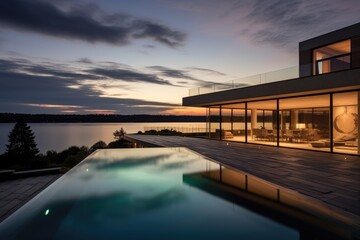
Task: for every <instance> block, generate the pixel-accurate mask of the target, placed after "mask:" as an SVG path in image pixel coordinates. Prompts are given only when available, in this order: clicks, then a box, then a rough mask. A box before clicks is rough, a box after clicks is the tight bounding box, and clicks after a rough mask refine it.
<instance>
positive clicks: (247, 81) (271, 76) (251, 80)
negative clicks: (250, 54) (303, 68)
mask: <svg viewBox="0 0 360 240" xmlns="http://www.w3.org/2000/svg"><path fill="white" fill-rule="evenodd" d="M298 77H299V66H294V67H289V68H284V69H281V70H277V71H272V72H267V73H261V74H257V75H253V76H249V77H244V78H239V79H234V80H232V81H228V82H224V83H214V84H211V85H206V86H202V87H198V88H193V89H189V96H195V95H201V94H206V93H212V92H218V91H224V90H229V89H234V88H242V87H248V86H253V85H259V84H264V83H271V82H278V81H283V80H287V79H293V78H298Z"/></svg>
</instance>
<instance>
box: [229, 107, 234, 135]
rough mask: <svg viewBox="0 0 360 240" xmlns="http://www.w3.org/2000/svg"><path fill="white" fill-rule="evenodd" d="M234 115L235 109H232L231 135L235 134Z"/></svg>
mask: <svg viewBox="0 0 360 240" xmlns="http://www.w3.org/2000/svg"><path fill="white" fill-rule="evenodd" d="M233 114H234V109H233V108H232V109H231V117H230V121H231V133H233V131H234V117H233Z"/></svg>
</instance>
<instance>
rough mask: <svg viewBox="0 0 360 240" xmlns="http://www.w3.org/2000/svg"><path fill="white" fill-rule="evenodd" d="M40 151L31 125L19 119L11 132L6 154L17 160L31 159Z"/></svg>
mask: <svg viewBox="0 0 360 240" xmlns="http://www.w3.org/2000/svg"><path fill="white" fill-rule="evenodd" d="M38 153H39V149H38V148H37V145H36V142H35V136H34V133H33V131H32V130H31V128H30V126H28V125H27V124H26V123H25V122H23V121H19V122H17V123H16V124H15V126H14V128H13V129H12V130H11V132H10V134H9V144H7V145H6V154H7V155H8V156H9V157H10V158H12V159H13V161H15V162H21V161H24V160H27V159H29V160H31V159H34V158H35V157H36V155H37V154H38Z"/></svg>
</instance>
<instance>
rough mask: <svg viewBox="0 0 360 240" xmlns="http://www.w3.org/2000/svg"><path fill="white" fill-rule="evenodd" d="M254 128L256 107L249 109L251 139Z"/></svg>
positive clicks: (255, 125) (255, 126)
mask: <svg viewBox="0 0 360 240" xmlns="http://www.w3.org/2000/svg"><path fill="white" fill-rule="evenodd" d="M255 128H257V109H251V139H252V137H253V135H254V129H255Z"/></svg>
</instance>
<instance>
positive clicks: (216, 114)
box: [208, 106, 220, 140]
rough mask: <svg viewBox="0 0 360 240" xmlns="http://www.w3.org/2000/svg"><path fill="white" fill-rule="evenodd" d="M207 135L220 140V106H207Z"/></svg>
mask: <svg viewBox="0 0 360 240" xmlns="http://www.w3.org/2000/svg"><path fill="white" fill-rule="evenodd" d="M208 114H209V116H208V121H209V125H208V127H209V137H210V138H215V139H219V140H220V106H214V107H210V108H209V112H208Z"/></svg>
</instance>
